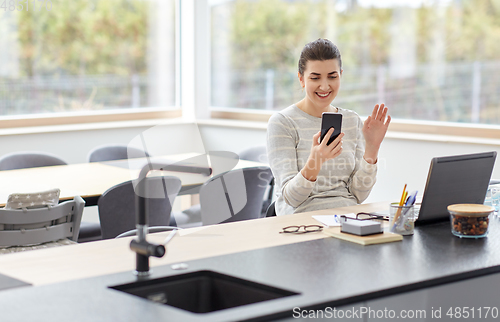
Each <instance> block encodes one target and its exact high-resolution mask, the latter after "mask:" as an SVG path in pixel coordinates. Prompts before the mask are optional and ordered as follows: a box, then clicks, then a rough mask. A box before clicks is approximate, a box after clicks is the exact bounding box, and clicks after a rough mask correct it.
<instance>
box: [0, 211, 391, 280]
mask: <svg viewBox="0 0 500 322" xmlns="http://www.w3.org/2000/svg"><path fill="white" fill-rule="evenodd" d="M385 208H387V203H376V204H367V205H360V206H356V207H344V208H337V209H335V211H331V210H321V211H314V212H309V213H304V214H296V215H289V216H277V217H269V218H261V219H253V220H249V221H239V222H234V223H227V224H220V225H212V226H206V227H201V228H189V229H184V230H183V231H182V232H178V236H175V237H174V238H173V239H172V241H171V242H170V243H169V244H168V246H167V254H166V255H165V256H164V257H163V258H153V257H151V259H150V264H151V266H152V267H154V266H160V265H166V264H171V263H177V262H184V261H190V260H195V259H200V258H207V257H214V256H219V255H226V254H232V253H237V252H243V251H248V250H253V249H260V248H266V247H272V246H280V245H287V244H293V243H300V242H304V241H310V240H316V239H322V238H327V237H328V236H326V235H325V234H322V233H309V234H301V235H292V234H290V235H284V234H279V232H280V231H281V229H282V228H283V227H286V226H290V225H310V224H318V222H317V221H316V220H315V219H314V218H312V215H318V214H319V215H321V214H332V213H335V214H345V213H351V212H353V210H355V211H372V210H373V211H378V210H383V209H385ZM190 232H193V233H190ZM180 234H182V236H180ZM167 235H168V232H164V233H156V234H149V235H148V240H149V241H152V242H157V243H160V242H162V241H163V240H164V239H165V237H166V236H167ZM131 239H132V237H129V238H121V239H111V240H103V241H98V242H91V243H83V244H78V245H69V246H64V247H56V248H50V249H42V250H37V251H33V252H22V253H16V254H8V255H2V256H0V274H4V275H8V276H11V277H14V278H17V279H20V280H23V281H25V282H28V283H30V284H33V285H44V284H50V283H57V282H62V281H68V280H73V279H78V278H86V277H92V276H98V275H102V274H111V273H116V272H122V271H132V270H134V269H135V253H133V252H132V251H131V250H130V248H129V244H130V240H131ZM33 264H36V268H34V265H33Z"/></svg>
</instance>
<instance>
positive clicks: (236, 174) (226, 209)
mask: <svg viewBox="0 0 500 322" xmlns="http://www.w3.org/2000/svg"><path fill="white" fill-rule="evenodd" d="M272 177H273V176H272V173H271V169H270V168H269V167H255V168H243V169H236V170H231V171H228V172H225V173H222V174H219V175H217V176H215V177H213V178H211V179H209V180H208V181H207V182H205V183H204V184H203V185H202V186H201V188H200V204H199V205H195V206H193V207H191V208H189V209H188V210H185V211H184V213H185V214H187V216H188V217H190V218H195V219H194V220H193V219H192V220H193V221H196V220H199V221H201V222H202V224H203V225H212V224H219V223H227V222H234V221H242V220H249V219H257V218H263V217H264V216H265V215H262V199H263V197H264V194H265V192H266V189H267V187H268V186H269V182H270V181H271V179H272Z"/></svg>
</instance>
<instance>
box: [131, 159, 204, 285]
mask: <svg viewBox="0 0 500 322" xmlns="http://www.w3.org/2000/svg"><path fill="white" fill-rule="evenodd" d="M153 170H160V171H177V172H189V173H199V174H203V175H205V176H209V175H211V174H212V169H211V168H209V167H200V166H187V165H182V164H163V163H148V164H146V165H145V166H144V167H143V168H142V169H141V172H140V174H139V177H138V178H137V181H136V185H135V212H136V220H137V222H136V228H137V239H133V240H132V241H131V242H130V249H131V250H132V251H134V252H135V253H136V270H135V274H136V275H137V276H139V277H144V276H148V275H149V257H150V256H154V257H159V258H160V257H163V256H164V255H165V253H166V248H165V246H164V245H161V244H155V243H150V242H148V241H147V240H146V236H147V234H148V219H149V217H148V213H147V197H148V194H147V193H148V191H147V186H146V181H147V178H146V177H147V175H148V173H149V172H150V171H153ZM165 197H166V198H167V197H168V196H167V191H165Z"/></svg>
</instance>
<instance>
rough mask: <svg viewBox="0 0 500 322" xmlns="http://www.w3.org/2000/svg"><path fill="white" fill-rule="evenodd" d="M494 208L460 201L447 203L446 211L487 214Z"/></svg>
mask: <svg viewBox="0 0 500 322" xmlns="http://www.w3.org/2000/svg"><path fill="white" fill-rule="evenodd" d="M494 210H495V209H494V208H493V207H490V206H486V205H481V204H470V203H461V204H455V205H449V206H448V211H452V212H455V213H458V212H459V213H464V214H468V215H479V214H489V213H491V212H493V211H494Z"/></svg>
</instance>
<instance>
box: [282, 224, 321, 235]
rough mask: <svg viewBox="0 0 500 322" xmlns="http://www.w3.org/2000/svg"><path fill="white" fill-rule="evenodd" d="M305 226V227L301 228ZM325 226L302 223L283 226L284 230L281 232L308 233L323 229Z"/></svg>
mask: <svg viewBox="0 0 500 322" xmlns="http://www.w3.org/2000/svg"><path fill="white" fill-rule="evenodd" d="M301 228H304V229H301ZM322 230H323V226H320V225H300V226H288V227H285V228H283V231H280V234H306V233H314V232H317V231H322Z"/></svg>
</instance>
